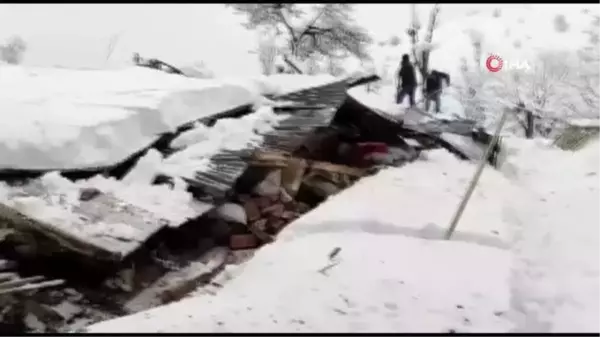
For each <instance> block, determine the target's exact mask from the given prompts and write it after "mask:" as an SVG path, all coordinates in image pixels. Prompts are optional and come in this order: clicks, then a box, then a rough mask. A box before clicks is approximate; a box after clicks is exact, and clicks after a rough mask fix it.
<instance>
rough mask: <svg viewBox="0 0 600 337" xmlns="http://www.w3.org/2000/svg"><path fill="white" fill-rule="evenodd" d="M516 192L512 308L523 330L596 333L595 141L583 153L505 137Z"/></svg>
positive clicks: (598, 198)
mask: <svg viewBox="0 0 600 337" xmlns="http://www.w3.org/2000/svg"><path fill="white" fill-rule="evenodd" d="M506 144H507V146H509V147H512V150H513V153H514V155H513V156H512V158H511V157H509V159H508V163H509V165H510V164H512V167H516V168H517V169H516V172H514V176H515V177H516V180H517V182H518V183H519V184H521V185H522V186H523V187H524V189H523V191H522V193H521V194H520V195H515V196H514V197H515V199H517V200H515V203H517V202H519V203H521V204H522V205H523V206H522V207H515V208H514V209H513V210H512V212H511V214H510V215H511V216H512V217H513V218H514V219H515V220H516V221H515V225H516V228H515V233H516V234H515V235H516V240H515V243H514V254H515V256H516V258H515V270H514V271H513V278H514V281H513V287H514V289H513V304H512V306H513V309H514V310H515V312H517V313H520V314H521V316H522V317H521V322H520V326H521V331H535V332H549V333H554V332H598V331H599V330H600V325H599V322H598V317H599V316H600V310H599V301H600V292H599V288H598V284H599V283H600V282H599V277H598V276H599V269H600V261H599V254H598V247H599V246H600V242H599V241H600V232H599V228H598V224H599V223H600V215H599V213H598V204H599V203H600V194H599V191H598V168H599V166H600V164H599V160H600V158H599V154H600V148H599V146H598V139H597V138H596V140H595V141H592V142H590V143H589V144H588V145H587V146H586V147H585V148H583V149H582V150H580V151H578V152H570V151H559V150H557V149H553V148H551V147H550V146H549V145H547V144H546V143H545V142H542V141H533V142H524V141H518V140H515V139H507V140H506Z"/></svg>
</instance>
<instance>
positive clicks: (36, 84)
mask: <svg viewBox="0 0 600 337" xmlns="http://www.w3.org/2000/svg"><path fill="white" fill-rule="evenodd" d="M0 73H1V75H2V76H0V118H2V120H3V123H2V124H1V125H0V157H1V158H2V159H0V169H29V170H52V169H81V168H97V167H106V166H111V165H115V164H117V163H119V162H121V161H123V160H125V159H127V158H128V157H130V156H131V155H132V154H134V153H135V152H138V151H140V150H142V149H143V148H145V147H147V146H149V145H150V144H151V143H152V142H153V141H155V140H156V139H157V137H158V136H159V135H160V134H162V133H165V132H170V131H173V130H175V129H176V128H177V127H179V126H181V125H183V124H185V123H189V122H192V121H194V120H197V119H200V118H203V117H208V116H211V115H214V114H217V113H220V112H224V111H227V110H231V109H234V108H237V107H240V106H244V105H259V104H260V103H262V102H263V101H264V98H263V97H262V96H261V95H266V94H270V95H279V94H283V93H287V92H291V91H295V90H300V89H305V88H309V87H312V86H315V85H320V84H325V83H330V82H332V81H334V80H335V78H334V77H331V76H315V77H313V76H302V75H274V76H269V77H266V76H263V77H257V78H229V79H227V78H221V79H199V78H190V77H185V76H180V75H173V74H167V73H164V72H161V71H156V70H153V69H147V68H143V67H129V68H122V69H110V70H70V69H59V68H34V67H21V66H11V65H3V66H2V68H0ZM14 116H19V118H14ZM224 123H225V122H222V125H221V126H223V124H224ZM175 144H177V143H175ZM179 145H181V144H179Z"/></svg>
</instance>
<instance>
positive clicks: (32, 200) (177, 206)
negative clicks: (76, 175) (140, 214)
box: [0, 172, 212, 240]
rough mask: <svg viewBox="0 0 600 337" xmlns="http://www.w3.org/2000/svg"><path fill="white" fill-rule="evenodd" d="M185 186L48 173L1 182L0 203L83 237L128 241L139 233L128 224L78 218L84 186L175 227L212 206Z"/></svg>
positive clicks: (181, 184)
mask: <svg viewBox="0 0 600 337" xmlns="http://www.w3.org/2000/svg"><path fill="white" fill-rule="evenodd" d="M145 177H148V175H146V176H145ZM36 187H37V188H36ZM186 187H187V186H186V185H185V184H183V183H179V184H175V187H174V188H170V187H168V186H166V185H149V184H148V183H147V181H135V180H134V181H130V182H129V183H125V182H122V181H118V180H115V179H114V178H105V177H102V176H95V177H92V178H90V179H88V180H80V181H77V182H72V181H70V180H67V179H66V178H64V177H62V176H60V175H59V173H58V172H51V173H47V174H45V175H43V176H42V177H41V178H40V179H39V180H36V181H33V182H32V183H31V184H30V185H26V186H24V187H18V186H16V187H13V186H9V185H7V184H5V183H0V202H2V203H3V204H5V205H7V206H9V207H14V208H15V209H16V210H18V211H20V212H21V213H23V214H25V215H28V216H30V217H33V218H35V219H38V220H40V221H44V222H46V223H50V224H52V225H54V226H57V227H58V228H60V229H63V230H65V231H68V232H71V233H76V234H79V235H80V236H82V237H99V236H111V237H116V238H121V239H123V240H129V239H132V238H135V237H136V234H139V231H138V230H137V229H136V228H134V227H132V226H131V225H129V224H126V223H121V222H110V223H105V222H99V223H97V224H91V223H88V222H82V221H81V219H80V218H79V214H78V213H76V212H74V208H76V207H78V206H79V205H80V194H81V191H82V190H83V189H86V188H93V189H97V190H99V191H101V192H104V193H106V194H111V195H114V196H115V197H117V198H119V199H120V200H122V201H124V202H126V203H127V204H129V205H133V206H137V207H139V208H141V209H144V210H146V211H148V212H150V213H151V214H153V216H154V217H155V218H156V217H158V218H161V219H164V221H166V223H167V225H171V226H176V225H179V224H181V223H183V222H185V221H186V220H188V219H190V218H194V217H196V216H198V214H202V213H204V212H206V211H208V210H209V209H210V208H212V205H207V204H204V203H201V202H199V201H196V200H194V199H193V198H192V196H191V194H190V193H188V192H187V191H186V189H185V188H186ZM30 190H34V191H35V190H40V191H43V193H41V194H40V193H35V194H34V195H31V193H28V191H30Z"/></svg>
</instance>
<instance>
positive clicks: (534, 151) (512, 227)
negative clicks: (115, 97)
mask: <svg viewBox="0 0 600 337" xmlns="http://www.w3.org/2000/svg"><path fill="white" fill-rule="evenodd" d="M505 143H506V146H507V151H506V152H507V153H508V154H507V156H508V158H507V160H506V163H505V164H504V165H503V167H502V170H501V171H496V170H493V169H490V168H488V169H486V171H485V172H484V173H483V175H482V177H481V181H480V182H479V185H478V187H477V189H476V190H475V193H474V195H473V196H472V198H471V202H470V203H469V205H468V207H467V208H466V210H465V213H464V215H463V217H462V219H461V221H460V223H459V225H458V228H457V231H456V232H455V234H454V236H453V238H452V240H450V241H444V240H440V238H441V236H442V234H443V232H444V230H445V228H447V225H448V222H449V219H450V217H451V215H452V214H453V212H454V210H455V208H456V206H457V205H458V202H459V201H460V198H461V197H462V195H463V193H464V190H465V188H466V185H467V183H468V181H469V180H470V177H471V175H472V174H473V172H474V165H473V164H471V163H469V162H465V161H459V160H457V159H456V158H455V157H454V156H452V155H450V154H448V153H446V152H443V151H442V150H436V151H431V152H428V153H427V154H426V156H425V158H422V159H421V160H419V161H416V162H414V163H412V164H409V165H406V166H404V167H402V168H388V169H385V170H383V171H380V172H379V173H378V174H376V175H375V176H372V177H368V178H364V179H362V180H361V181H359V182H357V183H356V184H355V185H354V186H353V187H351V188H349V189H347V190H345V191H343V192H341V193H339V194H337V195H335V196H332V197H330V198H329V199H328V200H327V202H325V203H323V204H321V205H320V206H318V207H317V208H316V209H314V210H312V211H311V212H309V213H308V214H306V215H304V216H303V217H301V218H299V219H297V220H296V221H294V222H293V223H292V224H290V225H288V226H287V227H286V229H284V231H283V232H282V233H281V234H280V235H279V237H278V240H277V241H276V242H274V243H272V244H270V245H268V246H265V247H263V248H262V249H260V250H259V251H257V252H256V254H255V256H254V258H253V259H251V260H250V261H248V262H247V263H245V264H244V265H241V266H239V267H236V268H235V269H234V270H233V271H228V272H227V274H228V275H229V276H228V278H231V279H230V280H229V281H227V283H226V284H224V286H223V287H222V288H221V289H220V290H218V291H216V293H213V294H211V293H207V292H203V293H202V292H198V293H197V295H196V296H195V297H191V298H188V299H185V300H182V301H180V302H177V303H174V304H171V305H168V306H164V307H159V308H155V309H152V310H149V311H145V312H142V313H138V314H135V315H132V316H126V317H122V318H118V319H114V320H109V321H105V322H100V323H97V324H94V325H92V326H90V327H88V331H90V332H105V333H106V332H199V331H204V332H242V331H243V332H249V331H250V332H251V331H255V332H258V331H261V332H292V331H294V332H385V331H389V332H391V331H394V332H398V331H402V332H448V331H456V332H509V331H515V332H567V331H569V332H574V331H575V332H594V331H598V328H599V327H598V320H597V317H598V314H599V309H598V301H599V297H600V296H599V295H600V294H599V291H598V281H599V280H598V275H599V273H598V269H599V265H600V264H599V261H598V258H599V257H598V244H599V242H598V239H599V232H598V230H599V229H598V223H599V222H600V219H599V214H598V211H597V205H598V203H599V202H600V200H599V194H598V184H597V179H598V176H597V175H598V166H599V163H598V162H599V158H598V157H599V152H600V151H599V150H600V149H599V147H598V141H597V140H596V141H594V142H592V143H591V144H589V145H588V146H587V147H586V148H584V149H583V150H581V151H579V152H575V153H573V152H563V151H560V150H558V149H556V148H553V147H552V146H551V145H550V144H549V142H548V141H543V140H532V141H526V140H518V139H514V138H510V137H509V138H508V139H506V140H505ZM374 192H375V193H374ZM424 205H426V206H424ZM424 207H425V208H424ZM348 209H351V210H352V212H348ZM430 209H435V212H431V211H429V210H430ZM574 219H577V220H576V221H574ZM307 247H310V249H307ZM335 250H339V253H338V254H337V256H336V257H334V258H328V254H329V255H331V253H332V251H335ZM232 272H233V274H232Z"/></svg>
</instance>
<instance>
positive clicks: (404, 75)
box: [398, 62, 417, 88]
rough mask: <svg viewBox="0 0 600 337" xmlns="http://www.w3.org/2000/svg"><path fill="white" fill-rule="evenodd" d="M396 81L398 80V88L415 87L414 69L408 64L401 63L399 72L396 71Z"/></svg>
mask: <svg viewBox="0 0 600 337" xmlns="http://www.w3.org/2000/svg"><path fill="white" fill-rule="evenodd" d="M398 79H399V80H400V83H401V85H400V86H401V87H402V88H414V87H416V86H417V76H416V75H415V68H414V67H413V65H412V64H410V62H407V63H402V65H401V66H400V70H399V71H398Z"/></svg>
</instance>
